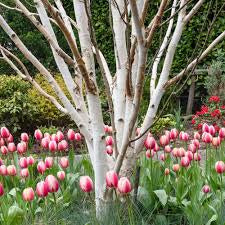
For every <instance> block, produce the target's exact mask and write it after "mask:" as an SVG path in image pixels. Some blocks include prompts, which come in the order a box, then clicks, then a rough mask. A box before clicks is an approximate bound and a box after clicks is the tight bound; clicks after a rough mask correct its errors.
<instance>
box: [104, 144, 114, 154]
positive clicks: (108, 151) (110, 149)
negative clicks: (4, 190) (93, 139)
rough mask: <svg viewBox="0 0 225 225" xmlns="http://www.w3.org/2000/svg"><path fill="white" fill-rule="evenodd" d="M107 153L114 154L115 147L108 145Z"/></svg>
mask: <svg viewBox="0 0 225 225" xmlns="http://www.w3.org/2000/svg"><path fill="white" fill-rule="evenodd" d="M106 153H107V154H108V155H110V156H111V155H112V154H113V148H112V146H111V145H108V146H106Z"/></svg>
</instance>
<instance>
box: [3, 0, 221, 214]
mask: <svg viewBox="0 0 225 225" xmlns="http://www.w3.org/2000/svg"><path fill="white" fill-rule="evenodd" d="M12 2H14V7H9V6H7V5H5V4H4V1H3V0H2V1H1V2H0V7H3V9H4V10H16V11H18V13H21V15H23V16H25V17H26V18H27V19H29V20H30V22H31V23H32V24H33V25H34V26H35V27H36V29H38V31H39V32H40V33H41V34H42V35H43V37H44V38H45V39H46V41H47V42H48V43H49V46H50V50H51V51H52V54H53V56H54V59H55V63H56V65H57V68H58V71H59V72H60V74H61V76H62V78H63V80H64V83H65V85H66V87H67V89H68V92H69V94H70V97H71V98H70V99H69V98H68V97H67V96H66V95H65V93H64V92H63V91H62V89H61V88H60V86H59V85H58V84H57V82H56V80H55V79H54V76H53V74H51V72H50V70H48V68H46V67H45V66H44V65H43V64H42V63H41V62H40V61H39V59H38V58H36V57H35V55H34V54H33V53H32V52H31V51H30V50H29V49H28V48H27V47H26V43H23V42H22V41H21V39H20V37H19V36H18V35H17V34H16V31H14V30H13V29H12V28H11V27H10V25H9V22H10V21H6V20H5V19H4V13H3V14H2V15H0V27H1V29H3V30H4V31H5V33H6V34H7V35H8V37H9V38H10V39H11V41H12V42H13V43H14V44H15V46H16V47H17V48H18V49H19V50H20V52H21V53H22V54H23V55H24V57H25V58H26V59H27V60H28V61H29V62H30V63H31V64H32V65H33V66H34V67H35V68H36V69H37V70H38V71H39V72H40V74H42V76H43V77H44V78H45V79H46V80H47V81H48V83H49V85H50V86H51V87H52V88H53V90H54V91H55V94H56V95H57V97H58V99H59V101H58V100H57V99H56V98H55V97H53V96H51V95H49V94H48V93H46V92H45V91H44V90H43V89H42V87H41V86H40V85H39V84H38V83H37V82H36V81H35V80H34V79H33V78H32V76H31V75H30V72H29V71H28V69H27V68H26V67H25V65H24V64H23V62H22V61H21V59H19V58H18V57H17V56H16V55H15V54H14V53H13V52H12V51H11V49H7V48H6V47H5V46H3V44H1V43H0V51H1V59H2V60H5V61H6V62H7V63H8V64H9V65H10V66H11V67H12V68H13V69H14V70H15V71H16V72H17V73H18V75H19V76H21V77H22V78H23V79H25V80H27V81H28V82H30V83H31V84H32V85H34V87H35V88H36V89H37V90H38V91H39V93H40V94H41V95H43V96H45V97H46V98H48V99H49V100H50V101H51V102H52V103H53V104H54V105H55V106H56V107H57V108H58V110H60V111H61V112H62V113H64V114H67V115H69V116H70V117H71V119H72V120H73V121H74V122H75V123H76V125H77V127H78V128H79V129H80V132H81V133H82V135H83V136H84V137H85V141H86V145H87V149H88V152H89V155H90V160H91V163H92V165H93V169H94V173H95V202H96V215H97V217H98V218H101V216H102V214H103V213H104V209H105V208H106V204H107V202H109V201H111V200H112V195H111V193H110V191H108V190H106V185H105V174H106V172H107V171H108V170H109V169H113V170H115V171H116V172H117V173H119V174H120V176H130V175H131V174H132V171H133V168H134V166H135V163H136V160H137V159H138V157H139V156H140V153H141V151H142V149H143V143H144V140H145V138H146V135H147V131H148V130H149V128H150V127H151V125H152V124H153V122H154V120H155V118H156V115H157V111H158V108H159V104H160V101H161V100H162V97H163V95H164V94H165V92H166V91H167V89H168V88H169V87H172V86H173V85H174V84H176V82H178V81H179V80H180V79H182V78H183V77H185V76H186V75H187V74H188V72H190V71H191V70H192V69H193V68H195V67H196V65H197V64H198V63H199V62H202V61H203V60H204V59H205V57H206V56H207V55H208V54H209V53H210V52H211V51H212V50H213V49H214V48H215V47H216V45H217V44H219V43H220V42H222V41H223V40H224V38H225V31H224V32H222V33H221V34H220V35H219V36H218V37H216V38H215V39H214V40H213V41H212V42H211V43H210V44H209V45H208V46H205V48H204V49H203V51H202V52H201V54H200V55H199V57H197V58H196V59H194V60H193V61H192V62H190V63H189V64H188V65H184V69H183V70H182V71H180V73H179V74H178V75H176V76H175V77H172V78H171V77H170V72H171V67H172V64H173V60H174V57H175V54H176V49H177V46H178V44H179V43H180V40H181V38H182V33H183V31H184V30H185V27H186V26H187V24H188V23H189V21H190V20H192V19H193V17H195V16H198V12H199V10H200V9H201V7H203V6H204V4H206V3H205V1H204V0H198V1H194V3H193V1H189V0H180V1H179V0H173V1H168V0H161V1H160V5H159V7H158V10H157V13H156V14H155V15H154V17H153V18H151V22H150V23H149V24H147V22H146V17H147V15H148V13H149V12H150V11H151V8H149V0H128V1H126V0H109V7H110V14H111V18H112V29H113V32H112V33H113V38H114V55H115V61H116V68H115V70H116V73H115V74H112V73H111V71H110V69H109V66H108V63H107V61H106V59H105V57H104V55H103V53H102V52H101V50H100V49H99V47H98V42H99V41H104V40H96V37H95V30H94V26H93V21H92V15H91V3H90V1H89V0H73V6H74V14H75V20H73V19H72V18H70V17H69V16H68V15H67V12H66V10H65V9H64V7H63V1H62V0H54V1H51V3H50V1H49V0H33V3H34V5H35V7H36V10H35V11H33V12H31V11H29V10H28V9H27V8H26V6H25V5H24V3H23V2H22V0H12ZM53 2H54V3H53ZM4 10H3V12H4ZM165 11H167V12H168V11H169V12H170V15H169V17H166V16H165V15H164V14H165ZM162 25H163V26H166V27H167V29H166V32H165V34H164V38H163V41H162V43H160V44H159V46H158V51H157V52H156V57H155V58H154V59H153V66H152V70H151V74H150V75H151V79H150V96H149V105H148V109H147V111H146V114H145V115H144V120H143V123H142V124H138V114H139V112H140V106H141V104H142V102H141V100H142V96H143V88H144V86H145V85H147V84H146V83H145V82H144V80H145V74H146V67H147V60H148V53H149V50H150V49H151V48H152V42H153V41H154V37H155V33H156V32H157V30H158V29H159V28H160V27H161V26H162ZM54 26H57V27H58V28H59V29H60V31H61V34H62V35H64V37H65V39H66V41H67V43H68V46H69V48H70V52H65V51H64V50H63V49H62V48H61V47H60V45H59V43H58V41H57V37H56V35H55V33H54V29H53V27H54ZM75 31H76V32H78V38H76V36H75V33H74V32H75ZM159 64H161V65H162V69H160V68H161V67H159ZM96 66H98V67H99V68H100V71H101V78H102V80H103V81H104V90H105V93H106V96H107V102H108V107H109V112H110V123H111V125H112V129H113V138H114V152H113V156H112V157H111V156H108V155H107V154H106V153H105V137H106V134H105V132H104V122H105V123H106V122H108V121H103V116H102V107H101V101H100V93H99V87H98V84H97V81H96ZM138 125H139V126H140V128H141V129H140V134H139V136H138V137H136V134H135V133H136V129H137V126H138Z"/></svg>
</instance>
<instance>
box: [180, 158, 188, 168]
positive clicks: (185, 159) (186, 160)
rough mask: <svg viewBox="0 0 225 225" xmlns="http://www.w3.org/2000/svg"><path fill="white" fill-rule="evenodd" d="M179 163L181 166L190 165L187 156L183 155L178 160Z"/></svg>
mask: <svg viewBox="0 0 225 225" xmlns="http://www.w3.org/2000/svg"><path fill="white" fill-rule="evenodd" d="M180 164H181V166H182V167H188V166H189V165H190V160H189V158H188V157H187V156H184V157H182V158H181V160H180Z"/></svg>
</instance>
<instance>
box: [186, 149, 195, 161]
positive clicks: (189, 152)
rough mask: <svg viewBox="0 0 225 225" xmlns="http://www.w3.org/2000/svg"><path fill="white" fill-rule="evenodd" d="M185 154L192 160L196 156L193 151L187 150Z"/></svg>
mask: <svg viewBox="0 0 225 225" xmlns="http://www.w3.org/2000/svg"><path fill="white" fill-rule="evenodd" d="M185 156H186V157H188V159H189V160H190V161H192V160H193V158H194V155H193V153H192V152H191V151H187V152H186V153H185Z"/></svg>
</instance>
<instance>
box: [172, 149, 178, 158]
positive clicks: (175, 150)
mask: <svg viewBox="0 0 225 225" xmlns="http://www.w3.org/2000/svg"><path fill="white" fill-rule="evenodd" d="M178 150H179V149H178V148H174V149H173V150H172V155H173V156H174V157H178Z"/></svg>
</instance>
